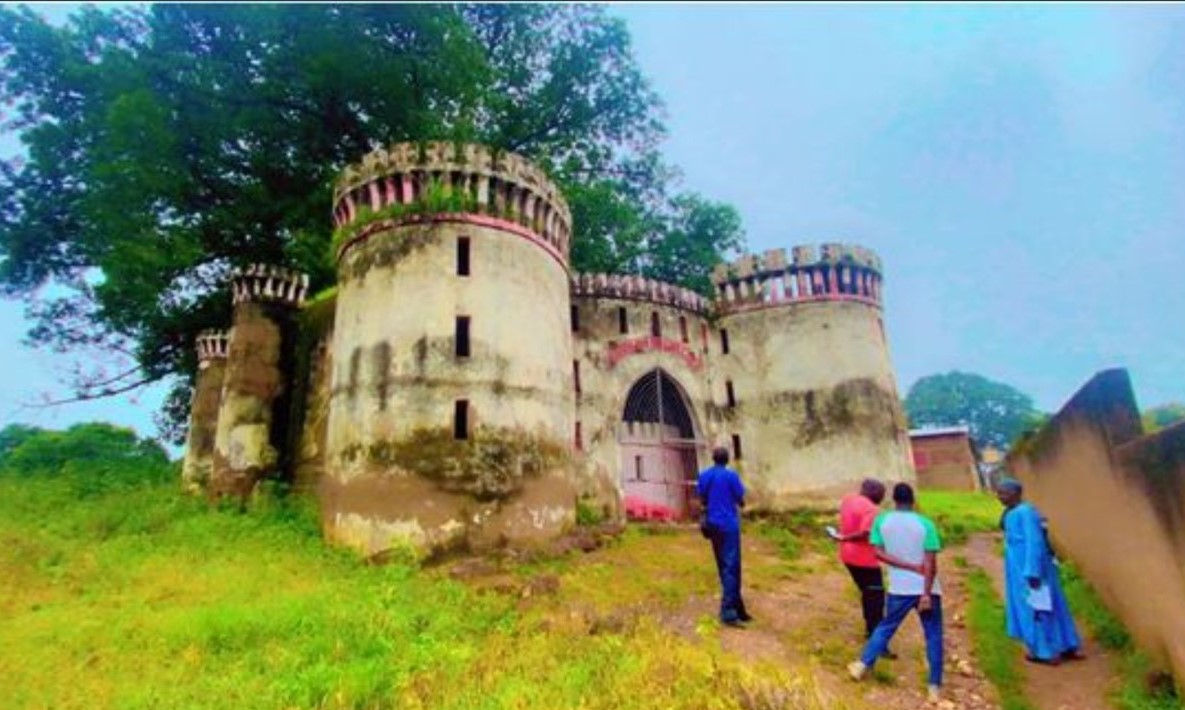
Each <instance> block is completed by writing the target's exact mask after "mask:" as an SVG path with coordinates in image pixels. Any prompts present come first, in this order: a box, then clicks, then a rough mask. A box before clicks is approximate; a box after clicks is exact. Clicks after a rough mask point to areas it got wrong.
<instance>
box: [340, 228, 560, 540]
mask: <svg viewBox="0 0 1185 710" xmlns="http://www.w3.org/2000/svg"><path fill="white" fill-rule="evenodd" d="M491 225H492V226H491ZM461 237H467V238H469V244H470V264H471V273H470V275H469V276H461V275H458V274H457V265H456V264H457V256H456V254H457V242H458V239H459V238H461ZM459 315H464V316H468V317H469V318H470V329H471V330H470V347H471V354H470V356H468V357H459V356H458V355H457V354H456V352H455V337H454V336H455V325H456V317H457V316H459ZM568 333H569V309H568V276H567V272H566V269H565V267H564V264H563V263H562V261H560V260H559V259H558V258H557V255H556V254H554V253H553V252H550V251H548V250H547V249H545V248H542V247H541V246H540V244H539V243H537V242H536V241H534V240H533V239H532V238H530V235H529V234H525V233H523V232H522V231H521V230H512V229H509V228H507V229H503V228H499V227H498V226H497V225H494V224H493V223H492V222H491V221H490V220H482V219H477V220H472V221H469V220H466V219H463V218H461V217H458V218H457V219H453V220H442V221H431V222H422V223H416V224H405V225H403V226H399V227H395V228H389V229H383V230H381V231H378V232H375V233H373V234H371V235H370V236H368V237H367V238H366V239H365V241H364V242H360V243H358V244H356V245H354V246H353V247H351V248H349V249H348V250H347V251H346V252H345V253H344V255H343V257H342V259H341V261H340V264H339V274H338V296H337V312H336V316H335V324H334V333H333V345H332V352H333V369H332V377H331V381H332V385H331V392H330V405H329V420H328V432H327V437H326V451H327V460H326V469H327V475H326V476H325V477H324V478H323V480H322V485H321V496H322V503H323V512H324V515H325V524H326V527H327V529H328V532H329V534H330V536H331V537H332V538H334V539H337V540H340V541H342V542H345V543H347V544H349V545H351V546H354V547H357V548H359V549H361V550H364V551H366V552H377V551H380V550H383V549H385V548H387V547H389V546H391V545H393V544H397V542H398V541H406V542H410V543H411V544H412V545H414V546H416V547H417V548H419V549H421V550H424V551H440V550H445V549H452V548H456V547H469V548H481V547H485V546H490V545H497V544H501V543H503V542H510V543H514V544H528V543H530V542H531V541H532V540H535V539H545V538H547V537H550V536H554V535H555V534H557V532H558V531H560V530H562V529H564V528H565V527H566V526H569V525H571V524H572V522H573V520H574V505H575V491H574V489H573V487H572V484H571V482H570V475H569V470H568V469H569V461H568V456H569V449H570V443H571V435H572V428H573V425H572V417H573V408H574V402H573V393H572V382H571V368H572V360H573V357H572V343H571V338H570V337H569V335H568ZM458 400H467V401H468V402H469V409H468V418H469V432H470V433H469V439H468V440H464V441H458V440H455V438H454V413H455V406H456V402H457V401H458Z"/></svg>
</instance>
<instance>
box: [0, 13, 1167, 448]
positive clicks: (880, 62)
mask: <svg viewBox="0 0 1185 710" xmlns="http://www.w3.org/2000/svg"><path fill="white" fill-rule="evenodd" d="M57 12H60V11H57ZM610 12H611V13H612V14H614V15H617V16H620V17H623V18H625V20H626V21H627V24H628V26H629V29H630V31H631V33H632V35H633V38H634V43H635V46H636V50H637V56H638V59H639V61H640V63H641V65H642V68H643V70H644V71H645V72H646V73H647V75H648V76H649V77H650V78H651V80H652V81H653V83H654V86H655V88H656V89H657V91H658V93H659V94H660V95H661V96H662V97H663V99H664V101H665V103H666V107H667V114H668V115H667V125H668V127H669V132H670V137H669V140H668V143H667V146H666V155H667V156H668V158H669V159H670V161H671V162H672V163H673V164H675V165H676V166H678V167H679V168H681V169H682V172H683V174H684V181H683V184H684V187H686V188H688V189H692V190H696V191H699V192H701V193H703V194H704V195H706V196H707V197H709V198H712V199H716V200H722V201H725V202H729V203H731V204H733V205H735V206H736V207H737V208H738V209H739V210H740V213H741V216H742V217H743V219H744V222H745V227H746V232H747V235H748V243H749V246H750V248H751V250H753V251H758V252H760V251H763V250H765V249H769V248H773V247H790V246H793V245H795V244H800V243H820V242H823V241H844V242H854V243H858V244H862V245H864V246H867V247H870V248H872V249H874V250H875V251H877V252H878V253H879V254H880V255H881V257H882V258H883V260H884V268H885V299H886V304H885V308H886V322H887V323H886V325H887V329H888V335H889V343H890V347H891V351H892V357H893V361H894V364H895V366H896V369H897V372H898V384H899V385H900V387H901V394H902V395H904V394H905V393H906V391H907V390H908V388H909V386H910V385H911V384H913V382H914V381H916V380H917V379H918V378H919V377H922V376H925V375H927V374H932V373H937V372H945V371H948V370H952V369H960V370H966V371H971V372H977V373H980V374H982V375H985V376H987V377H990V378H992V379H996V380H1000V381H1003V382H1006V383H1008V384H1011V385H1013V386H1015V387H1017V388H1018V389H1020V390H1021V391H1023V392H1026V393H1028V394H1030V395H1031V396H1033V397H1034V399H1035V400H1036V402H1037V405H1038V406H1039V407H1041V408H1042V409H1045V410H1050V411H1053V410H1056V409H1057V408H1059V407H1060V406H1061V404H1063V403H1064V401H1065V400H1066V399H1067V398H1068V397H1069V396H1070V395H1072V394H1073V393H1074V391H1075V390H1076V389H1077V388H1078V387H1079V386H1080V385H1081V384H1082V383H1083V382H1085V381H1086V379H1088V378H1089V377H1090V376H1091V375H1092V374H1093V373H1094V372H1096V371H1098V370H1101V369H1104V368H1108V367H1114V366H1123V367H1127V368H1128V369H1129V371H1130V372H1131V375H1132V378H1133V380H1134V383H1135V388H1136V394H1137V398H1138V399H1139V402H1140V404H1141V406H1150V405H1155V404H1160V403H1164V402H1168V401H1172V400H1177V401H1185V285H1183V282H1182V275H1183V274H1185V53H1183V52H1181V51H1180V48H1181V47H1183V46H1185V6H1180V5H1149V6H1135V7H1128V6H1100V5H1078V6H1065V5H1041V6H1028V5H1003V6H995V5H940V6H929V5H927V6H915V5H872V6H870V5H815V6H800V5H750V6H743V5H735V4H729V5H727V6H725V5H684V6H672V5H644V6H624V5H615V6H612V7H611V8H610ZM47 14H50V13H48V12H47ZM54 14H56V12H55V13H54ZM2 140H3V141H4V143H3V145H4V146H10V145H11V140H10V138H7V137H6V138H4V139H2ZM20 312H21V308H20V306H19V304H12V303H6V302H0V342H3V343H5V344H6V345H7V347H6V348H5V354H6V357H5V358H4V364H5V366H4V367H3V369H2V370H0V404H2V406H0V424H6V423H9V422H12V421H33V422H36V423H40V424H42V425H48V426H62V425H66V424H69V423H72V422H74V421H80V420H89V419H95V418H103V419H109V420H113V421H117V422H119V423H125V424H130V425H134V426H136V427H137V428H139V429H141V430H142V431H144V432H146V433H148V432H151V431H152V426H151V411H152V410H153V409H154V407H155V406H156V405H157V404H158V403H159V400H160V393H159V392H156V393H148V394H146V395H145V396H142V397H141V398H140V399H139V401H138V402H135V403H132V402H129V401H127V400H121V401H117V402H105V403H102V404H98V405H94V404H92V405H86V406H71V407H68V408H61V409H53V410H30V409H27V408H22V407H20V406H19V404H20V403H21V402H26V401H30V400H34V399H36V398H37V397H38V396H39V395H40V394H41V393H45V392H57V393H59V394H61V390H60V389H58V388H56V387H55V385H54V376H55V372H60V370H61V369H62V368H64V367H65V366H66V364H67V363H66V361H64V360H61V359H59V358H55V357H52V356H49V355H47V354H45V353H39V352H36V351H33V350H29V349H27V348H23V347H21V346H19V345H18V344H17V343H18V341H19V340H20V338H21V335H22V333H23V331H24V329H25V327H26V325H25V324H24V323H23V321H22V318H21V316H20Z"/></svg>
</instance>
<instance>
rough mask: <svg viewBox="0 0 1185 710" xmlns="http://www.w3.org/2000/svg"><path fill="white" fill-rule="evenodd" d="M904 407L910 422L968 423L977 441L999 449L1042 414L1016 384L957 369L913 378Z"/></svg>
mask: <svg viewBox="0 0 1185 710" xmlns="http://www.w3.org/2000/svg"><path fill="white" fill-rule="evenodd" d="M905 411H906V414H907V415H908V416H909V422H910V425H911V426H914V427H926V426H936V427H937V426H956V425H963V426H967V427H968V428H969V429H970V430H971V438H972V440H974V441H975V442H976V443H977V444H978V445H980V446H988V445H990V446H994V447H996V448H999V449H1007V448H1008V447H1009V446H1010V445H1011V444H1012V442H1013V441H1015V440H1016V438H1017V437H1018V436H1020V435H1021V434H1023V433H1024V432H1025V430H1026V429H1030V428H1032V427H1034V426H1037V425H1038V424H1039V423H1040V422H1041V420H1042V419H1043V418H1044V416H1045V415H1044V414H1042V413H1041V412H1040V411H1038V410H1037V409H1036V408H1035V407H1034V406H1033V400H1032V398H1030V397H1029V396H1028V395H1026V394H1024V393H1023V392H1020V391H1019V390H1017V389H1016V388H1014V387H1011V386H1010V385H1006V384H1004V383H1002V382H995V381H993V380H989V379H988V378H986V377H983V376H982V375H976V374H972V373H968V372H958V371H954V372H948V373H946V374H941V375H928V376H926V377H923V378H921V379H920V380H918V381H917V382H915V383H914V385H913V386H912V387H910V388H909V394H907V395H906V397H905Z"/></svg>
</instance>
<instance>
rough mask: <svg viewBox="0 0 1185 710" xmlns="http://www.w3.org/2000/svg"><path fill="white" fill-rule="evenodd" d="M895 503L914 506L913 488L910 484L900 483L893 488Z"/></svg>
mask: <svg viewBox="0 0 1185 710" xmlns="http://www.w3.org/2000/svg"><path fill="white" fill-rule="evenodd" d="M893 502H894V503H906V504H909V505H912V504H913V486H911V485H909V484H908V483H898V484H897V485H895V486H893Z"/></svg>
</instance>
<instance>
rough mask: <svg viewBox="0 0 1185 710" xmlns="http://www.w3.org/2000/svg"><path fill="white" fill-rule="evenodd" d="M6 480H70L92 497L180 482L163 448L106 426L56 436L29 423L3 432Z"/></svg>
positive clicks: (0, 448)
mask: <svg viewBox="0 0 1185 710" xmlns="http://www.w3.org/2000/svg"><path fill="white" fill-rule="evenodd" d="M0 475H7V476H19V477H22V478H46V477H54V478H64V479H67V480H68V481H69V482H70V484H71V487H72V488H73V490H74V492H75V493H77V494H79V495H89V494H95V493H100V492H102V491H106V490H110V489H111V488H114V487H122V486H130V485H139V484H143V483H159V482H161V481H164V480H175V479H176V472H175V471H174V468H173V466H172V464H171V463H170V461H169V456H168V454H167V453H166V452H165V450H164V449H163V448H162V447H161V445H160V444H158V443H157V442H155V441H153V440H152V439H148V438H143V439H142V438H140V437H138V436H136V433H135V432H134V431H132V430H131V429H126V428H123V427H117V426H113V425H111V424H105V423H101V422H94V423H87V424H76V425H74V426H72V427H70V428H69V429H66V430H65V431H52V430H48V429H41V428H39V427H31V426H26V425H24V424H12V425H9V426H7V427H5V428H4V429H2V430H0Z"/></svg>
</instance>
